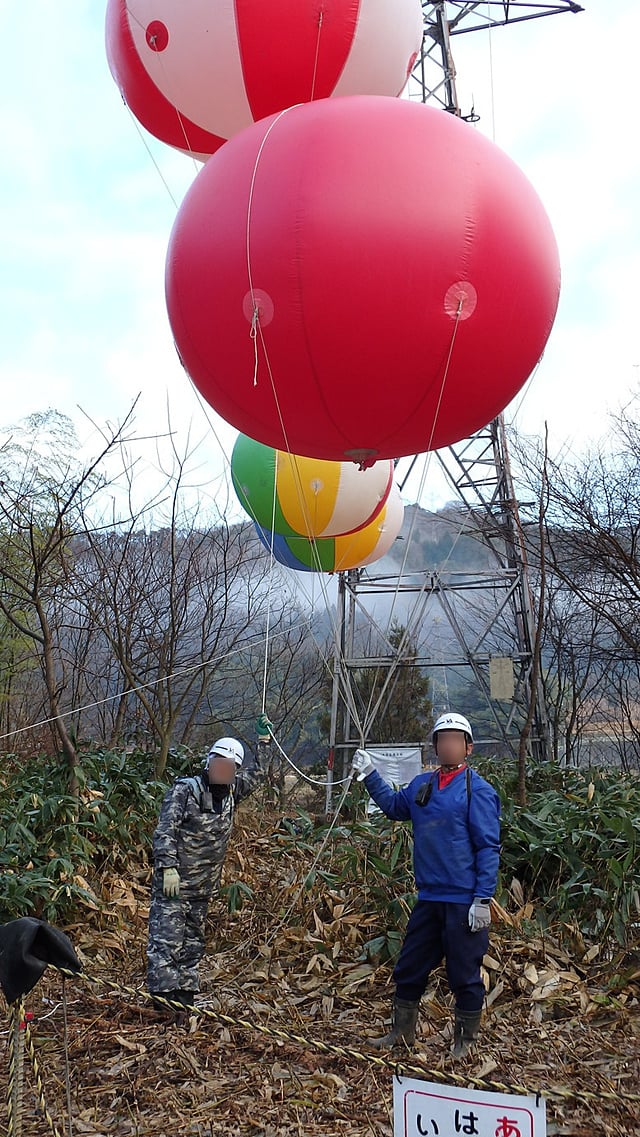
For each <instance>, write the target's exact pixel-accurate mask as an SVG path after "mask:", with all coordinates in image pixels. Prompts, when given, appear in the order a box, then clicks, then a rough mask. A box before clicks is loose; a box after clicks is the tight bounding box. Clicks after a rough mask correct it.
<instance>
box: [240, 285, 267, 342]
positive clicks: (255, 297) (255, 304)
mask: <svg viewBox="0 0 640 1137" xmlns="http://www.w3.org/2000/svg"><path fill="white" fill-rule="evenodd" d="M274 310H275V309H274V306H273V300H272V299H271V297H270V296H269V293H268V292H265V291H264V289H262V288H252V289H250V290H249V292H247V293H246V295H245V297H244V299H243V301H242V311H243V314H244V317H245V319H246V320H248V321H249V323H250V325H251V334H252V335H255V333H256V329H257V327H258V325H260V327H261V328H265V327H266V326H267V324H270V323H271V321H272V319H273V313H274Z"/></svg>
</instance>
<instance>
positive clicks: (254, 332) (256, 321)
mask: <svg viewBox="0 0 640 1137" xmlns="http://www.w3.org/2000/svg"><path fill="white" fill-rule="evenodd" d="M293 109H294V108H293V107H287V108H285V110H283V111H281V112H280V114H279V115H278V116H277V117H276V118H275V119H274V120H273V122H272V123H271V124H270V125H269V128H268V130H267V131H266V132H265V135H264V138H263V139H262V141H261V143H260V148H259V150H258V153H257V155H256V160H255V164H254V168H253V172H252V176H251V184H250V190H249V200H248V204H247V230H246V257H247V276H248V282H249V292H250V295H251V300H252V304H253V313H252V320H251V331H250V335H251V337H252V339H253V340H254V344H255V347H254V377H253V382H254V386H255V385H256V383H257V369H258V338H259V340H260V344H261V346H262V351H263V354H264V361H265V364H266V367H267V373H268V375H269V383H270V385H271V392H272V395H273V399H274V403H275V407H276V413H277V415H278V421H279V424H280V429H281V431H282V437H283V439H284V443H285V448H286V451H287V453H288V454H289V455H290V456H292V457H293V456H294V452H293V450H292V447H291V445H290V442H289V437H288V433H287V429H286V427H285V423H284V416H283V414H282V407H281V405H280V400H279V398H278V392H277V390H276V384H275V380H274V375H273V369H272V366H271V360H270V358H269V352H268V349H267V345H266V342H265V338H264V332H263V329H262V325H261V323H260V310H259V305H258V303H257V300H256V296H255V291H254V284H253V271H252V265H251V214H252V209H253V195H254V189H255V181H256V177H257V173H258V166H259V163H260V158H261V156H262V152H263V150H264V147H265V145H266V142H267V139H268V138H269V135H270V134H271V131H272V130H273V129H274V127H275V126H276V125H277V123H278V122H279V121H280V119H281V118H282V117H283V115H285V114H286V113H287V111H289V110H293ZM294 469H296V471H297V473H298V478H299V470H298V468H297V465H296V463H295V462H294ZM298 492H299V493H300V497H301V503H300V504H301V508H302V509H303V512H304V509H305V507H304V505H303V504H302V501H303V495H302V492H301V489H299V491H298ZM309 541H310V545H311V555H312V558H313V560H314V563H315V565H316V570H317V572H318V574H319V578H320V588H321V589H322V590H323V593H324V596H325V607H326V612H327V615H328V616H329V621H330V624H331V627H332V629H333V634H334V636H337V634H338V629H337V627H336V624H335V620H334V617H333V613H332V610H331V605H330V603H329V600H328V593H327V591H326V584H325V581H324V573H323V569H322V564H321V560H320V554H319V551H318V545H317V540H316V537H315V536H314V535H312V534H310V535H309ZM344 697H345V700H346V701H347V705H348V706H349V710H350V713H351V714H352V716H353V718H354V721H355V722H356V724H357V725H358V727H359V730H360V733H361V734H362V724H361V722H360V716H359V714H358V710H357V707H356V704H355V700H354V698H353V692H352V690H351V685H350V683H347V684H346V685H345V692H344Z"/></svg>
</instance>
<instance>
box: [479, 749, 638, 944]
mask: <svg viewBox="0 0 640 1137" xmlns="http://www.w3.org/2000/svg"><path fill="white" fill-rule="evenodd" d="M515 776H516V775H515V771H514V770H513V769H511V768H502V770H501V776H500V778H499V781H497V782H495V779H494V782H495V784H496V788H497V789H498V790H499V792H500V796H501V799H502V809H503V850H502V861H501V863H502V878H503V880H504V881H505V882H509V881H510V880H511V878H512V877H516V878H517V879H518V880H519V881H520V883H521V885H522V886H523V888H524V889H525V893H526V894H527V895H528V896H529V897H530V898H531V899H532V900H533V901H534V903H535V905H536V913H537V917H538V920H539V921H540V922H541V923H542V924H544V923H549V922H552V921H557V920H563V921H565V922H567V923H571V924H572V925H574V926H576V927H577V928H578V929H579V930H580V932H581V933H582V934H583V935H584V936H588V937H592V938H604V937H607V936H609V935H613V936H614V937H615V939H616V940H617V942H618V943H619V944H621V945H623V946H626V945H628V944H630V943H631V942H633V940H634V939H637V937H638V927H639V925H640V779H639V778H638V777H633V776H627V775H625V774H622V773H621V772H620V771H619V770H615V769H614V770H606V771H603V770H591V771H581V770H575V769H565V770H562V769H559V768H558V767H557V766H555V765H553V764H552V763H549V764H546V765H541V766H537V767H535V768H533V769H532V770H531V771H530V782H529V785H530V792H529V801H528V804H527V807H526V808H525V809H520V808H519V807H517V806H516V804H515V800H514V789H513V787H514V782H515Z"/></svg>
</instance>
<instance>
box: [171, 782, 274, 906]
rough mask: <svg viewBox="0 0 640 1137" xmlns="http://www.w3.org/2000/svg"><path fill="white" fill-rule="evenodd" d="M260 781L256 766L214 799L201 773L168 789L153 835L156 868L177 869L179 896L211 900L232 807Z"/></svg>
mask: <svg viewBox="0 0 640 1137" xmlns="http://www.w3.org/2000/svg"><path fill="white" fill-rule="evenodd" d="M263 780H264V771H263V769H262V768H261V766H260V765H257V766H254V767H253V768H252V769H249V770H240V771H239V772H238V774H237V775H236V778H235V781H234V784H233V786H232V787H231V792H230V793H228V794H227V795H226V796H225V797H223V798H222V800H221V801H215V800H212V798H211V795H210V794H209V793H208V788H209V784H208V781H207V779H206V777H205V776H204V775H203V774H196V775H194V776H192V777H187V778H178V779H177V780H176V781H175V782H174V783H173V785H172V786H171V788H170V789H169V790H167V793H166V794H165V796H164V800H163V802H162V807H161V809H160V817H159V818H158V824H157V827H156V830H155V833H154V834H153V862H154V865H155V868H156V869H167V868H177V870H178V872H179V874H180V892H181V894H182V895H185V896H210V895H211V893H212V892H213V891H214V890H216V889H217V887H218V884H219V881H220V873H221V871H222V862H223V861H224V857H225V853H226V851H227V843H228V841H229V835H230V833H231V829H232V827H233V815H234V812H235V807H236V805H237V804H238V802H240V801H242V799H243V798H245V797H247V796H248V795H249V794H251V793H253V791H254V790H255V789H257V787H258V786H259V785H260V784H261V782H262V781H263Z"/></svg>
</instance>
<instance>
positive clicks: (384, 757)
mask: <svg viewBox="0 0 640 1137" xmlns="http://www.w3.org/2000/svg"><path fill="white" fill-rule="evenodd" d="M367 754H368V755H369V757H370V758H371V761H372V762H373V764H374V766H375V768H376V770H377V771H378V773H379V774H380V777H381V778H384V780H385V782H388V784H389V785H390V786H394V787H395V788H396V789H399V788H400V787H401V786H408V785H409V782H410V781H412V779H413V778H415V777H416V775H417V774H419V773H420V772H421V770H422V751H421V749H420V747H419V746H367ZM367 813H380V810H379V809H378V806H377V805H376V803H375V802H374V801H373V799H370V800H369V802H368V805H367Z"/></svg>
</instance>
